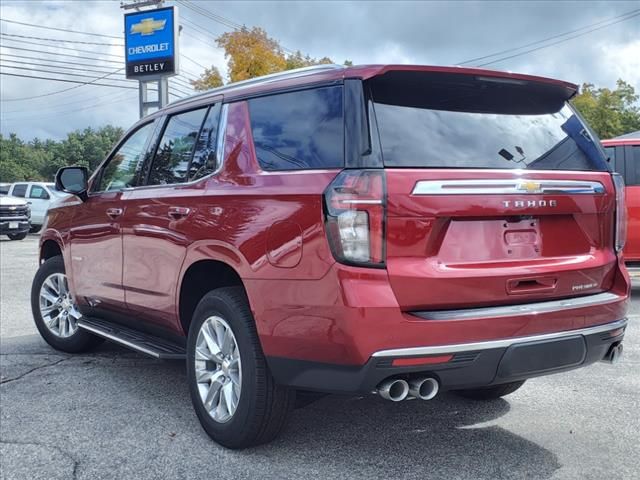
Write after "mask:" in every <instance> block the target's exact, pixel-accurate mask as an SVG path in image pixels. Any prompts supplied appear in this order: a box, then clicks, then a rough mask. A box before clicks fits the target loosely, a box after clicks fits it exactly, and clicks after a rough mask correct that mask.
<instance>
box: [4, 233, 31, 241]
mask: <svg viewBox="0 0 640 480" xmlns="http://www.w3.org/2000/svg"><path fill="white" fill-rule="evenodd" d="M27 233H28V232H23V233H8V234H7V237H9V239H10V240H24V239H25V238H27Z"/></svg>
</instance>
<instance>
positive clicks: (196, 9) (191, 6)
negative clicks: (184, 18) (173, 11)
mask: <svg viewBox="0 0 640 480" xmlns="http://www.w3.org/2000/svg"><path fill="white" fill-rule="evenodd" d="M177 2H178V3H179V4H181V5H184V6H185V7H187V8H188V9H190V10H193V11H194V12H196V13H199V14H201V15H204V16H206V17H209V18H210V19H212V20H214V21H216V22H218V23H220V24H222V25H224V26H226V27H229V28H232V29H234V30H240V29H242V28H243V25H240V24H239V23H237V22H234V21H233V20H229V19H228V18H225V17H223V16H222V15H218V14H216V13H213V12H212V11H210V10H208V9H206V8H203V7H201V6H200V5H195V4H192V3H191V2H187V1H186V0H177Z"/></svg>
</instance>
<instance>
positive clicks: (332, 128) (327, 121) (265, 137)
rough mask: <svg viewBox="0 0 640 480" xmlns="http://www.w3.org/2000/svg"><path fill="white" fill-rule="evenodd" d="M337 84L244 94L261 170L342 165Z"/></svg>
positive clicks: (341, 103) (340, 121)
mask: <svg viewBox="0 0 640 480" xmlns="http://www.w3.org/2000/svg"><path fill="white" fill-rule="evenodd" d="M342 105H343V101H342V87H341V86H336V87H325V88H317V89H314V90H304V91H300V92H291V93H283V94H278V95H271V96H268V97H261V98H255V99H253V100H249V110H250V114H251V131H252V133H253V142H254V145H255V147H256V156H257V157H258V162H259V163H260V166H261V167H262V168H263V169H264V170H300V169H322V168H337V167H342V166H343V165H344V124H343V121H342V119H343V112H342V110H343V108H342Z"/></svg>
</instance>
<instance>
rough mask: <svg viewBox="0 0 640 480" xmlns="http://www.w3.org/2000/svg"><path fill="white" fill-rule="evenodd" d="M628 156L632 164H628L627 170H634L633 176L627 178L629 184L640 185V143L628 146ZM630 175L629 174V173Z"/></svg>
mask: <svg viewBox="0 0 640 480" xmlns="http://www.w3.org/2000/svg"><path fill="white" fill-rule="evenodd" d="M626 153H627V158H628V159H629V162H630V163H631V165H627V172H629V171H631V172H633V178H627V179H625V180H626V184H627V185H640V145H633V146H628V147H627V152H626ZM627 177H629V175H627Z"/></svg>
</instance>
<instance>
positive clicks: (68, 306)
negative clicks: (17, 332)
mask: <svg viewBox="0 0 640 480" xmlns="http://www.w3.org/2000/svg"><path fill="white" fill-rule="evenodd" d="M40 315H41V316H42V320H43V321H44V324H45V325H46V326H47V328H48V329H49V331H51V333H53V334H54V335H56V336H57V337H61V338H68V337H70V336H71V335H73V334H74V333H76V331H77V330H78V320H80V317H81V316H82V315H81V313H80V312H79V311H78V309H77V307H76V305H75V303H74V301H73V298H72V297H71V294H70V293H69V283H68V281H67V276H66V275H65V274H64V273H53V274H51V275H49V276H48V277H47V278H46V279H45V281H44V282H42V286H41V287H40Z"/></svg>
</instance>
